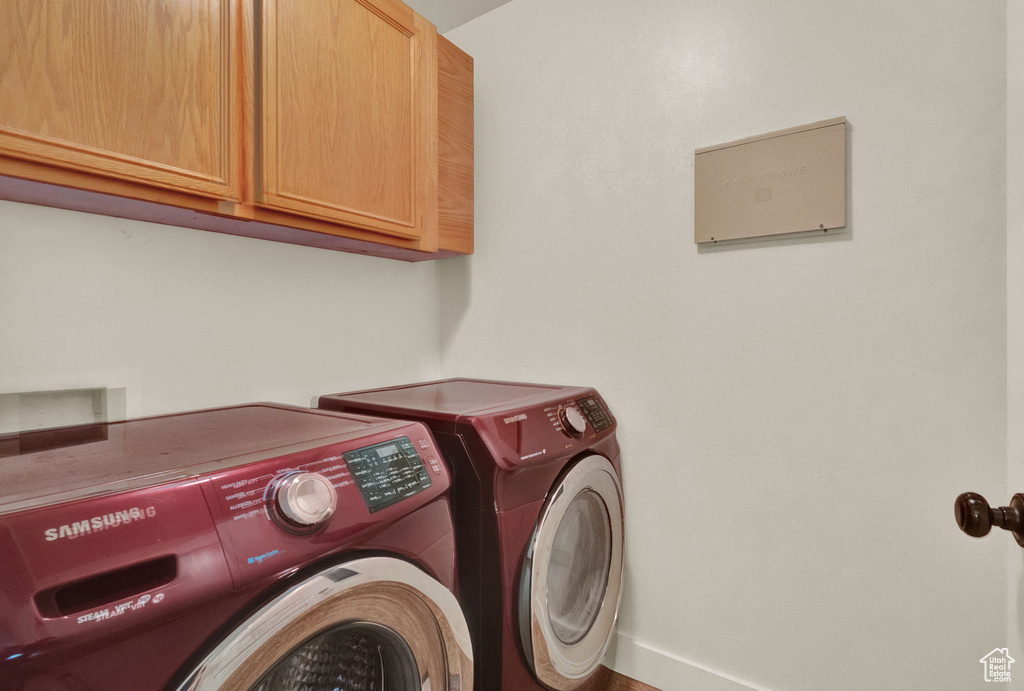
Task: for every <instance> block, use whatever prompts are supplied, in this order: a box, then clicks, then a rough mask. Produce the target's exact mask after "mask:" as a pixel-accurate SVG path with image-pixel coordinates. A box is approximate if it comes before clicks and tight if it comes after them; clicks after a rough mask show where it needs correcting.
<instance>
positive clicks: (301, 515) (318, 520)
mask: <svg viewBox="0 0 1024 691" xmlns="http://www.w3.org/2000/svg"><path fill="white" fill-rule="evenodd" d="M273 506H274V510H275V511H276V512H277V515H278V517H279V518H281V519H283V520H284V521H285V523H287V524H288V525H289V526H294V527H297V528H299V529H300V530H301V529H307V530H308V529H311V528H315V527H317V526H319V525H321V524H322V523H324V522H325V521H326V520H327V519H328V518H330V517H331V515H332V514H333V513H334V510H335V509H336V508H337V507H338V492H337V491H336V490H335V489H334V485H332V484H331V481H330V480H328V479H327V478H325V477H324V476H323V475H320V474H319V473H302V472H294V473H289V474H287V475H285V476H283V477H281V478H280V479H279V480H278V481H277V482H276V487H275V488H274V501H273Z"/></svg>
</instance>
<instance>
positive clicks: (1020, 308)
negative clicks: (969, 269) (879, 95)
mask: <svg viewBox="0 0 1024 691" xmlns="http://www.w3.org/2000/svg"><path fill="white" fill-rule="evenodd" d="M1006 64H1007V73H1008V74H1007V80H1006V85H1007V94H1006V122H1007V125H1008V127H1007V132H1008V137H1007V143H1006V157H1007V160H1006V191H1007V199H1006V267H1007V271H1006V294H1007V305H1006V320H1007V331H1008V341H1007V346H1008V352H1007V374H1006V380H1007V387H1008V397H1007V402H1008V405H1007V423H1008V426H1007V432H1008V437H1007V440H1008V441H1007V468H1008V472H1007V483H1008V489H1009V492H1007V495H1011V494H1014V493H1017V492H1021V493H1024V139H1022V138H1021V136H1020V132H1019V130H1020V123H1022V122H1024V2H1020V0H1011V1H1010V2H1009V3H1008V4H1007V47H1006ZM1011 123H1012V124H1011ZM1007 498H1009V496H1007ZM1009 550H1010V559H1009V566H1010V571H1009V591H1008V595H1009V597H1008V600H1009V608H1008V611H1009V614H1010V622H1009V628H1010V638H1009V644H1010V645H1011V648H1010V651H1011V653H1012V652H1013V651H1017V652H1024V550H1021V549H1019V548H1017V546H1016V545H1015V544H1011V545H1010V546H1009ZM1014 659H1016V660H1018V661H1019V663H1018V664H1019V665H1020V667H1018V671H1017V673H1016V679H1015V681H1014V683H1015V687H1014V688H1021V689H1024V658H1022V657H1020V656H1017V657H1016V658H1014Z"/></svg>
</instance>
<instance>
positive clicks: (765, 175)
mask: <svg viewBox="0 0 1024 691" xmlns="http://www.w3.org/2000/svg"><path fill="white" fill-rule="evenodd" d="M694 168H695V185H694V187H695V193H696V201H695V211H694V216H695V218H694V221H695V223H694V226H695V227H694V242H719V241H721V240H735V239H738V238H753V237H761V236H767V235H782V234H785V233H798V232H801V231H807V230H828V229H834V228H842V227H844V226H845V225H846V118H836V119H834V120H824V121H822V122H816V123H813V124H810V125H804V126H801V127H794V128H791V129H788V130H781V131H778V132H771V133H769V134H764V135H760V136H757V137H750V138H747V139H741V140H739V141H735V142H730V143H728V144H721V145H719V146H712V147H707V148H704V149H697V151H696V154H695V156H694Z"/></svg>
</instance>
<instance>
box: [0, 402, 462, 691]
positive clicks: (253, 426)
mask: <svg viewBox="0 0 1024 691" xmlns="http://www.w3.org/2000/svg"><path fill="white" fill-rule="evenodd" d="M439 458H440V456H439V454H438V452H437V450H436V447H435V444H434V440H433V438H432V437H431V435H430V432H429V431H428V430H427V429H426V428H425V427H424V426H423V425H421V424H417V423H408V422H396V421H392V420H381V419H379V418H378V419H368V418H364V417H359V416H355V415H343V414H338V413H330V412H327V411H311V410H308V409H303V408H294V407H290V406H282V405H275V404H258V405H247V406H238V407H231V408H221V409H216V410H204V411H198V412H192V413H184V414H180V415H167V416H162V417H154V418H147V419H139V420H131V421H128V422H118V423H109V424H102V425H89V426H84V427H72V428H64V429H57V430H45V431H40V432H27V433H21V434H14V435H6V436H0V687H2V688H3V689H4V690H5V691H7V690H24V691H94V690H97V689H117V690H122V689H132V690H133V691H136V690H146V689H153V690H156V689H165V688H166V689H196V690H199V689H211V690H212V689H249V690H250V691H282V690H295V691H298V690H299V689H302V690H303V691H316V690H317V689H324V690H325V691H327V690H331V689H336V688H345V689H353V690H364V691H370V690H373V691H392V690H396V689H397V690H401V691H405V690H407V689H420V688H432V689H448V690H451V691H456V690H458V691H464V690H465V689H468V688H471V685H472V678H473V671H472V670H473V660H472V652H471V648H470V639H469V630H468V628H467V625H466V621H465V619H464V617H463V614H462V612H461V610H460V608H459V606H458V603H457V602H456V600H455V597H454V595H452V593H451V589H452V588H453V587H454V581H455V571H454V569H455V564H454V556H455V546H454V537H453V531H452V520H451V514H450V511H449V505H448V498H447V494H448V489H449V486H450V482H451V481H450V476H449V473H448V471H447V469H446V468H445V467H444V466H443V464H442V463H441V462H440V461H439Z"/></svg>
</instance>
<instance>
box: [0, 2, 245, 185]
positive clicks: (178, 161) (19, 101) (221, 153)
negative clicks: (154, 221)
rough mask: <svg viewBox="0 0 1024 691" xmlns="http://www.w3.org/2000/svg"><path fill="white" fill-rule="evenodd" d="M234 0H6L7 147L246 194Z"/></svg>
mask: <svg viewBox="0 0 1024 691" xmlns="http://www.w3.org/2000/svg"><path fill="white" fill-rule="evenodd" d="M232 6H233V1H232V0H97V1H93V0H84V1H83V0H3V2H0V66H2V67H0V158H2V157H3V156H9V157H13V158H17V159H22V160H27V161H32V162H36V163H43V164H45V165H49V166H56V167H57V168H62V169H71V170H74V171H79V172H85V173H90V174H96V175H99V176H104V177H109V178H117V179H120V180H127V181H130V182H136V183H139V182H141V183H144V184H146V185H154V186H157V187H161V188H166V189H171V190H176V191H182V192H187V193H190V194H199V195H203V196H207V197H213V198H215V199H235V198H237V187H238V185H237V183H236V181H235V175H234V173H233V171H234V170H235V153H236V151H237V150H238V146H237V144H236V143H234V141H233V140H236V139H237V138H236V137H232V136H231V132H232V124H233V123H232V118H233V115H234V113H235V110H236V109H235V107H234V103H235V98H236V89H235V85H236V84H237V80H236V78H235V77H234V75H233V59H232V56H233V55H234V53H235V46H236V45H237V43H236V39H235V36H236V34H235V32H234V31H233V26H232V22H233V12H232ZM0 163H2V161H0ZM0 172H3V167H2V166H0ZM79 180H81V178H79ZM97 180H98V182H97V184H96V186H95V188H97V189H101V190H102V178H97ZM77 186H84V185H82V184H81V183H78V184H77Z"/></svg>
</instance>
